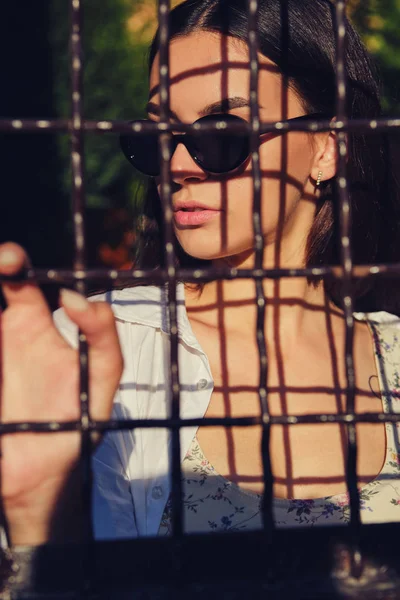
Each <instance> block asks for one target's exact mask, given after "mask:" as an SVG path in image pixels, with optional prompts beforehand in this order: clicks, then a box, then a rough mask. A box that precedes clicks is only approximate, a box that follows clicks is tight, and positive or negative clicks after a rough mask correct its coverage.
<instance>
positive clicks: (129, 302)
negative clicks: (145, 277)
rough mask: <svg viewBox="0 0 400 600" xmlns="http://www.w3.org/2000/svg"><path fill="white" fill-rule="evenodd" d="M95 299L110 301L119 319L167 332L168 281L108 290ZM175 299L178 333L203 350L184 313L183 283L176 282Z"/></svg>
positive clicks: (192, 345) (187, 342)
mask: <svg viewBox="0 0 400 600" xmlns="http://www.w3.org/2000/svg"><path fill="white" fill-rule="evenodd" d="M96 299H104V300H105V301H106V302H108V303H109V304H111V306H112V309H113V312H114V315H115V316H116V318H117V319H120V320H121V321H126V322H129V323H137V324H140V325H147V326H149V327H154V328H157V329H161V331H163V332H164V333H167V334H169V333H170V326H169V311H168V287H167V284H166V285H165V286H154V285H144V286H134V287H130V288H124V289H122V290H109V291H108V292H106V293H105V294H104V295H103V298H99V296H97V297H96ZM176 299H177V324H178V333H179V336H180V338H181V339H182V340H183V341H184V342H185V343H186V344H188V345H189V346H191V347H193V348H197V349H198V350H200V351H202V350H201V347H200V345H199V343H198V341H197V339H196V337H195V335H194V333H193V331H192V328H191V326H190V322H189V318H188V316H187V312H186V306H185V289H184V284H183V283H178V284H177V287H176Z"/></svg>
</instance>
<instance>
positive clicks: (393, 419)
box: [0, 390, 400, 435]
mask: <svg viewBox="0 0 400 600" xmlns="http://www.w3.org/2000/svg"><path fill="white" fill-rule="evenodd" d="M305 393H309V391H308V390H305ZM399 422H400V413H382V412H380V413H362V414H347V413H345V414H339V415H338V414H329V413H328V414H326V413H325V414H322V413H320V414H314V415H313V414H311V415H310V414H307V415H279V416H268V415H264V416H259V417H213V418H211V417H207V418H201V417H199V418H193V419H126V420H109V421H88V422H87V424H86V426H85V430H86V431H101V432H105V431H117V430H118V431H126V430H130V429H151V428H161V429H182V428H184V427H197V426H200V425H201V426H202V427H220V426H222V425H223V426H224V427H249V426H252V425H265V424H269V425H304V424H308V425H317V424H320V423H344V424H348V423H399ZM57 431H82V424H81V422H80V421H62V422H60V421H48V422H37V421H30V422H25V423H16V422H12V423H11V422H10V423H1V424H0V435H6V434H7V435H8V434H13V433H55V432H57Z"/></svg>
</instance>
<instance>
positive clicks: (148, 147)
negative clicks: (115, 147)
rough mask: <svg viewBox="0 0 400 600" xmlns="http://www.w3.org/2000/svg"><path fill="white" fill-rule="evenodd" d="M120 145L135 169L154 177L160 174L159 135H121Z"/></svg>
mask: <svg viewBox="0 0 400 600" xmlns="http://www.w3.org/2000/svg"><path fill="white" fill-rule="evenodd" d="M120 145H121V150H122V152H123V153H124V155H125V157H126V158H127V159H128V161H129V162H130V163H131V165H133V166H134V167H135V169H137V170H138V171H140V172H141V173H144V174H145V175H150V176H152V177H156V176H157V175H159V174H160V161H159V156H158V142H157V134H153V133H142V134H135V135H130V134H127V135H121V137H120Z"/></svg>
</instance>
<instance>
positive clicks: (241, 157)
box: [120, 113, 321, 177]
mask: <svg viewBox="0 0 400 600" xmlns="http://www.w3.org/2000/svg"><path fill="white" fill-rule="evenodd" d="M316 117H319V118H321V114H319V113H313V114H308V115H303V116H301V117H295V118H294V119H287V121H286V122H290V121H292V122H294V121H303V120H312V119H314V118H316ZM221 119H223V120H224V121H226V122H227V124H228V129H229V123H247V122H246V121H245V120H244V119H242V118H240V117H237V116H236V115H230V114H223V115H221V114H218V115H207V116H206V117H202V118H201V119H198V120H197V121H195V122H196V123H216V122H218V121H221ZM149 122H151V121H150V120H149V119H145V120H142V121H136V123H149ZM277 133H281V132H280V131H277ZM158 137H159V136H158V134H157V132H146V133H138V134H135V135H132V134H123V135H121V136H120V145H121V149H122V152H123V153H124V155H125V156H126V158H127V159H128V161H129V162H130V163H131V165H133V166H134V167H135V169H137V170H138V171H140V172H141V173H144V174H145V175H149V176H151V177H157V176H159V175H160V156H159V148H158ZM178 144H183V145H184V146H185V147H186V149H187V151H188V152H189V154H190V156H191V157H192V158H193V160H194V161H195V162H196V163H197V164H198V165H199V167H200V168H201V169H202V170H203V171H205V172H206V173H208V174H210V175H225V174H227V173H230V172H231V171H235V170H236V169H237V168H239V167H240V166H241V165H242V164H243V163H244V162H245V161H246V160H247V159H248V157H249V155H250V144H249V134H248V133H246V132H243V133H236V132H232V133H229V131H228V132H220V131H218V130H214V131H210V132H199V133H197V132H193V133H192V132H191V133H181V134H173V135H172V140H171V156H172V154H173V153H174V152H175V150H176V148H177V146H178Z"/></svg>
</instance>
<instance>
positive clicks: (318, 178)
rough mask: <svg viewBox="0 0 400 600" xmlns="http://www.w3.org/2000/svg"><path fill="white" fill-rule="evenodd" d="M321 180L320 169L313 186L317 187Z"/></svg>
mask: <svg viewBox="0 0 400 600" xmlns="http://www.w3.org/2000/svg"><path fill="white" fill-rule="evenodd" d="M321 181H322V171H319V173H318V177H317V182H316V184H315V187H319V186H320V185H321Z"/></svg>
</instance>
